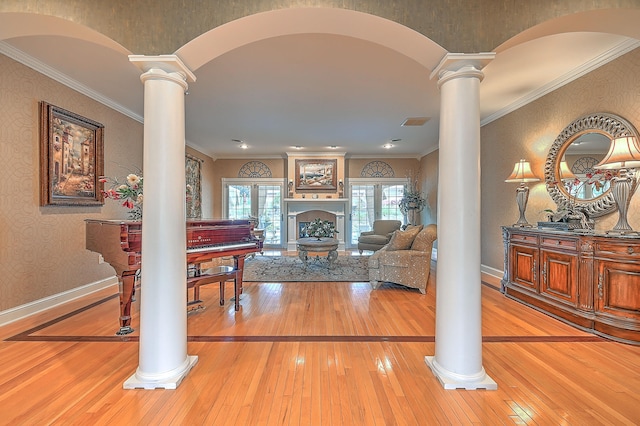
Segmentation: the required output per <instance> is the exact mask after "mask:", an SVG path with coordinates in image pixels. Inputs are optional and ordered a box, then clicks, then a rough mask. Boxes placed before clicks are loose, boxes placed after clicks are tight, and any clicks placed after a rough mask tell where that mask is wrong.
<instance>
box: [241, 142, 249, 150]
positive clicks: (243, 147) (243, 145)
mask: <svg viewBox="0 0 640 426" xmlns="http://www.w3.org/2000/svg"><path fill="white" fill-rule="evenodd" d="M239 146H240V148H242V149H247V148H249V145H247V144H246V143H244V142H242V143H241V144H240V145H239Z"/></svg>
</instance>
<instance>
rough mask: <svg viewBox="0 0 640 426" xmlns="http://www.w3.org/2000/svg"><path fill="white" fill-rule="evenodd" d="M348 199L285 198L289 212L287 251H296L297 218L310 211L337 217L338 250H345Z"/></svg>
mask: <svg viewBox="0 0 640 426" xmlns="http://www.w3.org/2000/svg"><path fill="white" fill-rule="evenodd" d="M348 202H349V199H348V198H285V199H284V206H285V211H286V212H287V250H289V251H295V250H296V231H297V225H296V216H298V215H299V214H300V213H304V212H307V211H310V210H322V211H326V212H329V213H333V214H335V215H336V224H335V225H336V231H338V234H337V235H336V237H337V239H338V250H344V248H345V243H344V238H345V230H346V228H345V220H344V219H345V214H346V211H347V205H348Z"/></svg>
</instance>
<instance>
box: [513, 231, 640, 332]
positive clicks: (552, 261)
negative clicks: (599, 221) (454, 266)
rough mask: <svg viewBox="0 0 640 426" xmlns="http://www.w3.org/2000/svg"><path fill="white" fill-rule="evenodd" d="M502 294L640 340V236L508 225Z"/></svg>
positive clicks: (593, 327) (581, 325) (578, 324)
mask: <svg viewBox="0 0 640 426" xmlns="http://www.w3.org/2000/svg"><path fill="white" fill-rule="evenodd" d="M502 235H503V242H504V249H505V256H504V277H503V279H502V282H501V284H502V292H503V293H504V294H505V295H507V296H508V297H510V298H512V299H515V300H518V301H520V302H522V303H524V304H526V305H528V306H531V307H533V308H535V309H538V310H540V311H542V312H545V313H547V314H549V315H551V316H553V317H556V318H558V319H561V320H563V321H565V322H568V323H570V324H572V325H574V326H576V327H578V328H580V329H583V330H585V331H590V332H592V333H595V334H598V335H600V336H603V337H607V338H610V339H613V340H617V341H619V342H624V343H631V344H635V345H638V344H640V236H638V235H623V236H611V235H606V234H604V233H595V234H594V233H591V234H579V233H576V232H571V231H556V230H541V229H537V228H525V227H522V228H519V227H503V228H502Z"/></svg>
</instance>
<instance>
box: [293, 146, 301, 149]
mask: <svg viewBox="0 0 640 426" xmlns="http://www.w3.org/2000/svg"><path fill="white" fill-rule="evenodd" d="M294 148H295V149H302V147H301V146H300V145H296V146H294Z"/></svg>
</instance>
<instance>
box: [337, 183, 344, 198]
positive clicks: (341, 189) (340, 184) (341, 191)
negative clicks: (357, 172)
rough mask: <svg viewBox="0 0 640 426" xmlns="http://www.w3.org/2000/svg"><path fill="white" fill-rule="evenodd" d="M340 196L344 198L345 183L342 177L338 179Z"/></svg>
mask: <svg viewBox="0 0 640 426" xmlns="http://www.w3.org/2000/svg"><path fill="white" fill-rule="evenodd" d="M338 198H344V183H342V179H340V180H338Z"/></svg>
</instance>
